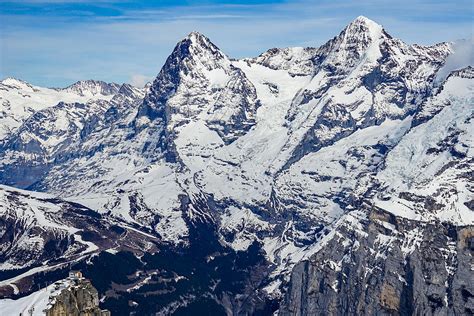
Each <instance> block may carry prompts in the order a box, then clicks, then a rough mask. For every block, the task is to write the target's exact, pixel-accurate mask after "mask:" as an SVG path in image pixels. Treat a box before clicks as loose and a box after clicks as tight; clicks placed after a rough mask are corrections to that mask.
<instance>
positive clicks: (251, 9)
mask: <svg viewBox="0 0 474 316" xmlns="http://www.w3.org/2000/svg"><path fill="white" fill-rule="evenodd" d="M27 2H28V3H26V4H24V5H14V4H12V3H10V4H8V5H2V6H0V20H2V21H3V25H4V27H3V26H2V28H1V29H0V36H1V41H0V46H1V47H0V49H1V60H0V76H1V77H3V76H15V77H20V78H22V79H25V80H27V81H32V82H33V83H36V84H40V85H48V86H64V85H67V84H69V83H71V82H72V81H75V80H79V79H87V78H97V79H102V80H106V81H118V82H134V83H135V84H139V82H140V80H139V77H136V76H135V77H133V76H131V75H130V74H140V76H143V77H147V78H150V77H153V76H155V75H156V74H157V73H158V71H159V69H160V67H161V66H162V64H163V63H164V61H165V59H166V57H167V56H168V54H169V53H170V52H171V50H172V49H173V47H174V45H175V44H176V42H178V41H179V40H180V39H181V38H183V37H184V36H185V35H186V34H187V33H189V32H190V31H194V30H198V31H200V32H202V33H204V34H206V35H207V36H209V37H210V38H211V40H212V41H213V42H215V44H216V45H217V46H219V47H220V48H221V49H222V50H223V51H224V52H226V53H227V54H228V55H229V56H231V57H236V58H239V57H247V56H255V55H258V54H260V53H261V52H263V51H264V50H266V49H268V48H271V47H284V46H319V45H321V44H323V43H324V42H325V41H327V40H328V39H330V38H331V37H333V36H335V35H337V34H338V33H339V32H340V30H341V29H342V28H343V27H344V26H345V25H346V24H347V23H349V22H350V21H351V20H352V19H354V18H355V17H356V16H358V15H366V16H368V17H369V18H372V19H374V20H375V21H377V22H379V23H381V24H382V25H383V26H384V27H385V28H386V29H387V31H388V32H389V33H390V34H392V35H393V36H395V37H399V38H402V39H403V40H405V41H407V42H409V43H414V42H417V43H421V44H431V43H435V42H440V41H445V40H448V41H449V40H454V39H457V38H468V37H470V36H472V35H470V34H471V33H472V21H471V17H472V6H471V5H470V3H469V1H463V0H459V1H453V2H450V3H445V2H441V1H438V0H423V1H417V0H400V1H398V2H396V3H395V2H393V1H388V0H377V1H375V0H360V1H357V2H354V1H343V0H333V1H329V0H321V1H317V2H316V1H309V0H301V1H285V2H282V1H261V2H258V1H247V2H246V1H226V2H225V4H221V5H219V6H217V5H215V3H218V2H219V1H217V0H216V1H207V3H206V4H205V5H202V4H201V3H199V2H198V1H185V2H184V1H182V2H181V3H180V2H176V1H160V4H159V5H154V3H156V2H155V1H118V2H117V1H99V2H97V1H94V2H93V3H87V2H88V1H79V2H78V1H59V0H58V1H55V0H45V1H40V0H38V1H35V0H30V1H28V0H27ZM46 2H51V3H50V4H46ZM40 4H41V5H40ZM406 8H410V10H407V9H406ZM455 17H456V18H455Z"/></svg>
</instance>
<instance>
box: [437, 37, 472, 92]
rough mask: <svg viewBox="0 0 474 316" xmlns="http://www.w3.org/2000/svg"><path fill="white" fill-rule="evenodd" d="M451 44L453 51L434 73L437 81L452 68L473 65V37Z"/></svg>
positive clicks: (442, 79)
mask: <svg viewBox="0 0 474 316" xmlns="http://www.w3.org/2000/svg"><path fill="white" fill-rule="evenodd" d="M452 45H453V46H452V47H453V53H452V54H451V55H449V56H448V58H447V59H446V63H445V64H444V66H443V67H442V68H441V69H440V70H439V71H438V74H437V75H436V81H437V82H439V83H441V82H443V81H444V79H446V77H447V76H448V75H449V74H450V73H451V72H452V71H454V70H458V69H462V68H465V67H467V66H474V37H471V38H470V39H467V40H458V41H455V42H454V43H453V44H452Z"/></svg>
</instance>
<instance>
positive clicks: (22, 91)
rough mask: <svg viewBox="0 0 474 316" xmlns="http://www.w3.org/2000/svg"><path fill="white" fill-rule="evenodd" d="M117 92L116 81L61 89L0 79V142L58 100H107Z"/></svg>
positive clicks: (82, 83) (83, 83)
mask: <svg viewBox="0 0 474 316" xmlns="http://www.w3.org/2000/svg"><path fill="white" fill-rule="evenodd" d="M117 91H118V87H117V84H108V83H105V82H102V81H91V80H89V81H79V82H77V83H75V84H73V85H71V86H69V87H68V88H65V89H49V88H41V87H37V86H33V85H31V84H29V83H27V82H24V81H21V80H18V79H14V78H6V79H4V80H2V81H0V141H2V140H4V139H5V138H6V137H7V136H8V135H10V134H11V133H12V132H13V131H14V130H15V129H16V128H18V127H19V126H21V124H22V123H23V122H24V121H25V120H26V119H27V118H28V117H30V116H31V115H32V114H33V113H35V112H37V111H39V110H43V109H45V108H47V107H50V106H53V105H56V104H58V103H59V102H61V101H62V102H68V103H69V102H83V103H86V102H87V101H89V100H99V99H101V100H109V99H110V98H112V96H113V95H114V94H115V93H116V92H117Z"/></svg>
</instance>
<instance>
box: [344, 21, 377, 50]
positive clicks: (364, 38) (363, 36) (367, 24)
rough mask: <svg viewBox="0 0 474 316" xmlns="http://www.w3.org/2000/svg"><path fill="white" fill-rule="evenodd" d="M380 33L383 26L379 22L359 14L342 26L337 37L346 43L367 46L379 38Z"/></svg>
mask: <svg viewBox="0 0 474 316" xmlns="http://www.w3.org/2000/svg"><path fill="white" fill-rule="evenodd" d="M382 33H383V27H382V26H381V25H380V24H377V23H376V22H374V21H372V20H370V19H368V18H366V17H364V16H359V17H357V18H356V19H355V20H354V21H352V22H351V23H349V24H348V25H347V26H346V27H345V28H344V30H343V31H342V32H341V34H340V35H339V38H340V39H341V40H342V42H344V43H346V44H347V45H353V44H358V45H363V46H367V45H368V44H370V43H372V42H374V41H376V40H377V39H379V38H380V37H381V36H382Z"/></svg>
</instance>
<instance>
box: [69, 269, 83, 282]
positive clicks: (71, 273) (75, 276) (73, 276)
mask: <svg viewBox="0 0 474 316" xmlns="http://www.w3.org/2000/svg"><path fill="white" fill-rule="evenodd" d="M69 278H70V279H73V280H77V279H82V272H81V271H69Z"/></svg>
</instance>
